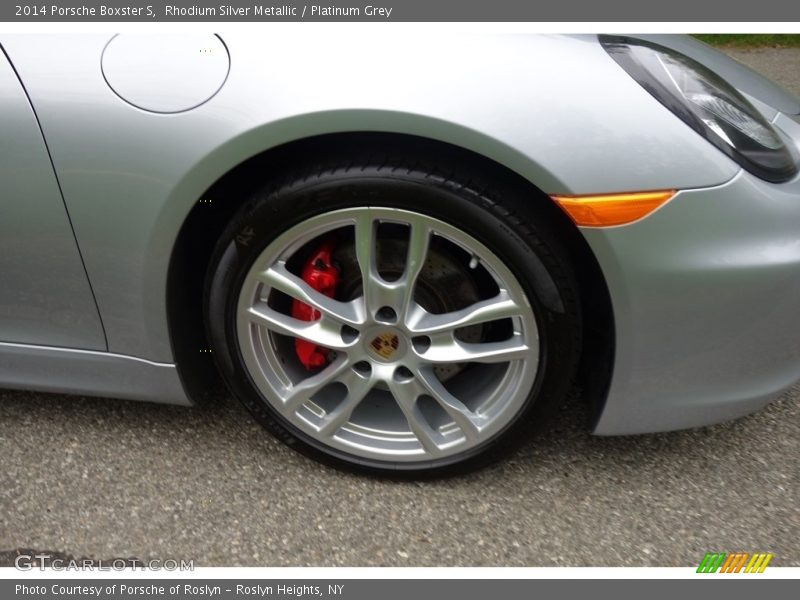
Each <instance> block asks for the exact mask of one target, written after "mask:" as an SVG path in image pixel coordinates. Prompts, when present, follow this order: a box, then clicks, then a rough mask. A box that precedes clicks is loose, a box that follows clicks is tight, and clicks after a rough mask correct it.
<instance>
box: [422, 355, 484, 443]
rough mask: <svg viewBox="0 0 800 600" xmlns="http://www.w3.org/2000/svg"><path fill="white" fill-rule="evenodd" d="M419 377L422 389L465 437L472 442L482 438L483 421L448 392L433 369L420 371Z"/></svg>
mask: <svg viewBox="0 0 800 600" xmlns="http://www.w3.org/2000/svg"><path fill="white" fill-rule="evenodd" d="M417 377H418V378H419V381H420V384H421V385H422V387H424V388H425V392H426V393H427V394H428V395H429V396H431V397H432V398H433V399H434V400H436V402H437V403H438V404H439V406H441V407H442V408H443V409H444V411H445V412H446V413H447V414H448V415H449V416H450V418H451V419H453V421H455V423H456V425H458V427H459V429H461V431H462V432H463V433H464V437H466V438H467V440H469V441H470V442H475V441H477V440H478V439H479V438H480V433H481V421H482V419H481V418H480V417H479V416H478V415H476V414H475V413H473V412H472V411H471V410H470V409H468V408H467V407H466V406H465V405H464V403H463V402H461V400H459V399H458V398H456V397H455V396H453V394H451V393H450V392H448V391H447V388H445V387H444V385H442V382H441V381H439V379H438V378H437V377H436V375H435V374H434V372H433V370H432V369H420V371H419V372H418V373H417Z"/></svg>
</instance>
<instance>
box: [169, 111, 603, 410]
mask: <svg viewBox="0 0 800 600" xmlns="http://www.w3.org/2000/svg"><path fill="white" fill-rule="evenodd" d="M388 124H391V120H390V121H389V122H388ZM283 130H284V131H295V130H294V128H293V126H290V125H288V124H287V125H285V126H284V127H283ZM295 133H296V131H295ZM436 133H441V126H440V125H437V126H436V127H432V128H430V129H429V130H428V135H417V134H410V133H395V132H386V131H363V130H357V129H355V130H350V131H333V132H326V133H322V134H313V135H308V136H304V137H299V138H294V139H290V140H288V141H283V142H282V143H278V144H276V145H273V146H272V147H270V148H268V149H266V150H260V151H253V149H252V148H251V146H250V144H251V143H252V142H250V141H248V142H247V143H243V144H237V143H236V141H235V140H234V141H233V142H231V144H228V145H226V147H224V148H221V149H219V150H218V151H217V152H216V153H215V156H214V157H209V158H208V160H207V161H203V164H201V165H198V167H197V168H196V169H194V170H193V172H192V174H190V175H191V176H187V178H185V180H191V179H193V178H194V179H196V178H197V177H196V175H194V173H195V171H197V170H198V169H200V170H201V172H203V173H209V172H214V169H209V168H208V165H207V164H206V163H207V162H209V161H211V160H212V158H213V162H214V164H223V165H226V167H225V168H223V169H217V171H218V172H220V171H221V172H222V175H221V176H219V177H217V178H216V179H215V180H213V181H211V182H208V185H207V187H204V188H202V189H203V191H202V192H200V193H198V190H199V189H201V188H198V187H196V188H195V192H194V199H193V200H192V205H191V206H190V207H189V209H188V211H187V213H186V215H185V218H184V219H183V222H182V224H181V226H180V230H179V233H178V235H177V238H176V240H175V243H174V245H173V247H172V252H171V254H170V259H169V267H168V273H167V322H168V328H169V338H170V344H171V347H172V352H173V357H174V360H175V363H176V364H177V367H178V372H179V374H180V377H181V380H182V381H183V384H184V387H185V389H186V391H187V394H188V395H189V396H190V397H191V398H192V399H193V400H196V401H197V400H201V399H202V398H204V397H205V396H207V395H208V394H207V392H208V391H214V390H218V389H219V388H220V386H219V380H220V379H219V376H218V374H217V372H216V367H215V366H214V363H213V360H212V359H211V358H212V357H211V356H210V347H209V344H208V342H207V340H206V334H205V331H204V326H203V314H202V302H201V301H200V299H201V298H202V294H203V289H204V282H205V276H206V269H207V265H208V263H209V260H210V258H211V254H212V251H213V248H214V246H215V243H216V241H217V239H218V238H219V236H220V234H221V233H222V231H223V230H224V228H225V226H226V225H227V223H228V222H229V221H230V219H231V218H233V216H234V214H235V213H236V211H237V210H238V208H239V207H240V206H241V204H242V202H243V201H244V200H245V199H246V198H247V197H248V196H249V194H250V193H251V192H252V191H254V189H255V188H256V187H257V186H258V185H262V184H263V183H264V181H265V179H273V178H279V177H280V175H281V173H282V172H283V171H286V170H289V169H291V168H293V167H297V166H299V165H301V164H308V162H309V161H316V162H319V161H325V160H326V158H327V157H332V156H337V155H338V156H341V155H342V154H351V155H353V156H356V155H358V156H363V157H369V156H370V155H371V154H372V155H375V154H378V153H387V152H398V153H400V152H404V153H409V152H427V153H431V152H434V153H446V154H447V155H448V156H450V157H452V161H453V162H457V163H458V164H460V165H464V167H465V168H469V169H470V170H471V171H473V172H475V171H477V172H479V173H480V174H481V175H483V176H485V177H487V178H502V181H504V183H507V184H508V185H511V186H513V187H514V188H516V189H517V190H519V191H521V192H522V193H526V194H529V195H530V196H531V198H532V201H535V202H538V206H539V207H540V208H541V210H542V211H543V212H544V213H545V214H546V215H547V218H548V219H549V220H550V223H551V225H552V227H553V228H555V229H556V230H557V231H558V233H559V237H560V239H561V241H562V242H564V244H565V246H566V247H567V249H568V251H569V253H570V258H571V259H572V260H573V262H574V264H575V266H576V270H577V272H578V276H579V283H580V286H581V296H582V302H583V312H584V315H583V316H584V323H588V324H591V326H590V327H589V328H588V329H586V333H587V334H588V335H586V336H584V342H583V348H582V353H581V356H582V358H581V368H580V380H579V386H580V389H581V391H582V397H583V398H584V399H586V400H587V401H588V402H589V404H590V405H591V407H592V411H591V412H592V414H593V416H592V419H593V420H596V419H597V417H598V415H599V413H600V412H601V410H602V406H603V403H604V402H605V396H606V392H607V390H608V387H609V384H610V380H611V372H612V366H613V356H614V352H613V346H614V326H613V311H612V307H611V300H610V296H609V293H608V289H607V287H606V283H605V278H604V277H603V274H602V271H601V269H600V267H599V264H598V263H597V260H596V259H595V257H594V254H593V252H592V251H591V249H590V248H589V246H588V244H587V243H586V241H585V240H584V238H583V236H582V235H581V234H580V232H579V230H578V229H577V228H576V227H575V226H574V224H573V223H572V222H571V221H570V220H569V219H568V218H567V217H566V215H565V214H564V213H563V212H562V211H561V210H560V209H559V208H558V207H557V206H556V205H555V203H553V202H552V201H551V200H550V198H549V196H548V195H547V194H546V193H545V192H544V191H543V189H565V186H564V185H563V184H562V183H561V182H560V181H558V180H557V179H556V178H555V177H553V176H552V175H550V174H548V173H546V172H544V171H543V170H542V169H541V168H540V167H538V166H537V165H536V164H535V163H533V162H532V161H531V160H530V159H528V158H527V157H524V156H522V155H519V154H518V153H516V152H515V151H514V150H513V149H511V148H508V147H505V146H503V145H502V144H500V143H499V142H496V141H493V140H490V139H488V138H485V136H481V135H480V134H477V133H476V132H472V134H470V133H469V132H467V133H466V134H464V132H463V131H462V132H461V133H462V136H461V137H459V136H458V135H456V136H455V139H456V140H460V141H461V142H464V143H466V144H468V145H463V144H461V143H457V142H456V141H452V140H449V141H444V140H443V139H441V138H442V137H444V136H439V137H431V135H432V134H436ZM277 137H278V139H281V138H282V137H283V136H280V135H279V136H277ZM271 139H273V140H274V139H275V138H272V137H271ZM237 149H238V152H237ZM478 149H480V150H478ZM239 154H243V155H244V156H243V157H240V160H238V161H236V157H237V156H238V155H239ZM231 164H232V166H231ZM523 173H525V174H523ZM537 177H538V178H540V179H541V180H543V182H544V183H542V182H540V181H539V180H538V179H537ZM533 181H537V184H534V183H533ZM195 185H196V184H195ZM173 195H174V194H173Z"/></svg>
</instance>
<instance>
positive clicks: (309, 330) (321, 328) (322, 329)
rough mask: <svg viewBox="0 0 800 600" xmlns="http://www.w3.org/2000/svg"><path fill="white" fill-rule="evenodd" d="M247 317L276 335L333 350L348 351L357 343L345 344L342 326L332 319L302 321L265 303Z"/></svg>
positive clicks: (248, 311) (252, 308)
mask: <svg viewBox="0 0 800 600" xmlns="http://www.w3.org/2000/svg"><path fill="white" fill-rule="evenodd" d="M247 317H248V319H249V320H250V321H251V322H253V323H255V324H256V325H260V326H262V327H266V328H267V329H269V330H270V331H273V332H275V333H279V334H282V335H288V336H291V337H295V338H300V339H303V340H307V341H309V342H312V343H314V344H317V345H319V346H324V347H325V348H329V349H331V350H346V349H347V348H349V347H351V346H352V345H353V344H354V343H355V341H351V342H345V341H344V340H343V339H342V335H341V326H339V325H338V324H337V323H335V322H332V321H331V320H330V319H326V318H324V317H323V318H322V319H320V320H319V321H301V320H300V319H295V318H294V317H290V316H289V315H285V314H283V313H280V312H278V311H276V310H275V309H273V308H271V307H270V306H268V305H267V304H266V303H263V302H262V303H260V304H258V305H256V306H251V307H250V308H249V309H247Z"/></svg>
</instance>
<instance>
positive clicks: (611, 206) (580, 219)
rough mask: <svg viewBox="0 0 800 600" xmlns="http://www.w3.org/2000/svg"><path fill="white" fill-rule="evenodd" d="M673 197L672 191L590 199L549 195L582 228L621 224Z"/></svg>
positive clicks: (588, 197) (637, 218)
mask: <svg viewBox="0 0 800 600" xmlns="http://www.w3.org/2000/svg"><path fill="white" fill-rule="evenodd" d="M675 194H676V190H660V191H656V192H633V193H629V194H600V195H592V196H551V198H552V199H553V200H555V201H556V203H557V204H558V205H559V206H560V207H561V208H562V210H563V211H564V212H565V213H567V215H569V218H570V219H572V220H573V221H574V222H575V224H576V225H580V226H582V227H610V226H611V225H625V224H626V223H632V222H633V221H637V220H639V219H641V218H642V217H645V216H647V215H648V214H650V213H651V212H653V211H654V210H655V209H657V208H658V207H659V206H661V205H662V204H664V203H665V202H666V201H667V200H669V199H670V198H672V197H673V196H674V195H675Z"/></svg>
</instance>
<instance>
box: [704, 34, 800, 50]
mask: <svg viewBox="0 0 800 600" xmlns="http://www.w3.org/2000/svg"><path fill="white" fill-rule="evenodd" d="M695 37H696V38H699V39H700V40H702V41H704V42H705V43H706V44H711V45H712V46H723V47H728V48H800V35H798V34H794V33H741V34H740V33H700V34H695Z"/></svg>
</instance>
